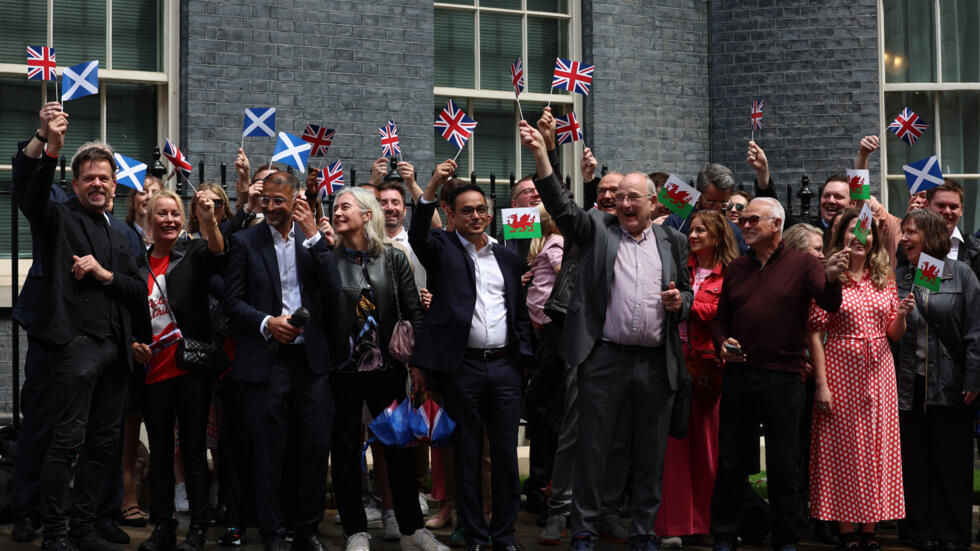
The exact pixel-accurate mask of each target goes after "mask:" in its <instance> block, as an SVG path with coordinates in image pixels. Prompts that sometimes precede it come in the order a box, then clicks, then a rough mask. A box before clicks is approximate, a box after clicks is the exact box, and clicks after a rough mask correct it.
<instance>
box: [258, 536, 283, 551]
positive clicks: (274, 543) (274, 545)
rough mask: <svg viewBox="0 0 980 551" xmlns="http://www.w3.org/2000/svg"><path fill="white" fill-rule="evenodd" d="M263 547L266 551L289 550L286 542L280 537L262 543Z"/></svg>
mask: <svg viewBox="0 0 980 551" xmlns="http://www.w3.org/2000/svg"><path fill="white" fill-rule="evenodd" d="M262 547H263V548H264V549H265V551H288V549H289V547H288V546H287V545H286V540H284V539H282V538H280V537H278V536H277V537H274V538H271V539H268V540H265V541H264V542H262Z"/></svg>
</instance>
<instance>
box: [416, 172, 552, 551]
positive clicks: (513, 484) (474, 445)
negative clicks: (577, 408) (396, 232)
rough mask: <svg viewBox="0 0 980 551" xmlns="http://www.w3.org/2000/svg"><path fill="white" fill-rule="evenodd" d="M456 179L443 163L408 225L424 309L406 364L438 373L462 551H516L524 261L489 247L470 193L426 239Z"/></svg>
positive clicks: (483, 204) (463, 191)
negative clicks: (486, 483)
mask: <svg viewBox="0 0 980 551" xmlns="http://www.w3.org/2000/svg"><path fill="white" fill-rule="evenodd" d="M455 170H456V163H455V162H453V161H451V160H447V161H445V162H443V163H442V164H440V165H439V166H438V167H437V168H436V171H435V173H434V174H433V175H432V180H431V181H430V182H429V185H428V187H426V189H425V193H423V194H422V197H421V198H420V200H419V203H418V207H417V211H416V213H415V215H414V216H412V223H411V227H410V229H409V236H408V239H409V243H411V245H412V250H414V251H415V254H416V255H418V257H419V260H420V261H421V262H422V264H423V265H424V266H425V270H426V278H427V279H426V283H427V285H428V287H429V290H430V291H431V292H432V304H431V306H430V308H429V311H428V312H427V313H426V316H425V320H424V321H423V323H422V327H421V328H420V329H419V332H418V338H417V340H416V342H415V349H414V351H413V354H412V360H411V362H410V363H411V365H412V366H415V367H416V368H419V369H422V370H425V371H429V372H437V377H436V380H435V384H436V386H437V388H438V389H439V390H441V391H442V393H443V395H444V396H445V397H446V410H447V412H448V414H449V417H450V418H452V419H453V420H454V421H455V422H456V430H455V432H454V433H453V452H454V454H455V461H456V493H457V497H458V498H459V520H460V524H461V526H462V528H463V535H464V536H465V537H466V543H467V545H468V546H469V550H470V551H483V550H484V549H485V548H486V547H487V546H488V545H489V543H490V540H491V538H492V539H493V545H494V547H495V548H496V549H497V551H515V550H516V547H515V541H514V520H515V519H516V518H517V508H518V505H519V502H520V493H519V492H520V489H519V479H518V472H517V428H518V423H519V421H520V404H521V387H522V383H521V382H522V378H521V363H522V361H524V360H523V358H529V357H531V356H533V352H532V350H531V347H530V342H531V328H530V323H529V321H528V315H527V306H526V304H524V302H523V301H522V300H521V273H522V271H523V267H524V261H523V259H521V258H518V256H517V255H516V254H515V253H514V252H513V251H510V250H508V249H507V248H505V247H503V246H501V245H497V244H493V243H491V242H490V240H489V237H488V236H487V234H486V233H485V231H486V228H487V225H488V224H489V223H490V218H491V216H492V213H491V212H490V209H489V207H488V205H487V200H486V197H485V195H484V193H483V191H482V190H481V189H480V188H479V187H477V186H474V185H470V184H466V185H462V186H459V187H458V188H456V190H455V191H453V194H452V196H451V197H450V200H449V211H448V217H449V222H450V225H451V226H452V227H453V228H454V230H453V231H446V230H430V229H429V222H430V221H431V220H432V214H433V212H435V209H436V207H437V205H438V203H437V197H438V192H439V188H440V187H441V186H442V185H443V184H444V183H445V182H446V181H447V180H448V179H449V178H450V176H451V175H452V174H453V172H455ZM484 426H486V430H487V435H488V436H489V440H490V456H491V458H492V467H491V469H492V471H491V473H492V478H491V487H492V493H493V515H492V520H491V522H490V526H489V527H488V526H487V524H486V522H485V521H484V518H483V514H482V507H481V503H482V499H481V497H480V491H481V489H480V457H481V453H480V452H481V447H482V444H483V427H484Z"/></svg>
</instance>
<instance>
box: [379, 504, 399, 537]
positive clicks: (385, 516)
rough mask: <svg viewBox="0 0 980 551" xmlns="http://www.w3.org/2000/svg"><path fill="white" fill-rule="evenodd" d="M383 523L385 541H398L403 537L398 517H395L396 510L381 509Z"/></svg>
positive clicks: (382, 534)
mask: <svg viewBox="0 0 980 551" xmlns="http://www.w3.org/2000/svg"><path fill="white" fill-rule="evenodd" d="M381 525H382V528H383V529H384V531H383V532H382V533H381V539H383V540H385V541H398V538H400V537H402V533H401V531H400V530H398V519H397V518H395V512H394V511H393V510H391V509H385V510H384V511H381Z"/></svg>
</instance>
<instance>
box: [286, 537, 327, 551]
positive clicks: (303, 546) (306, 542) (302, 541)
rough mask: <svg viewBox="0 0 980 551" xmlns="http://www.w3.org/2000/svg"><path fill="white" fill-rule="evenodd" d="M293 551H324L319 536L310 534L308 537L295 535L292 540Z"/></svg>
mask: <svg viewBox="0 0 980 551" xmlns="http://www.w3.org/2000/svg"><path fill="white" fill-rule="evenodd" d="M293 551H326V548H325V547H324V546H323V542H321V541H320V536H318V535H316V534H312V535H309V536H300V535H298V534H297V535H296V536H295V537H294V538H293Z"/></svg>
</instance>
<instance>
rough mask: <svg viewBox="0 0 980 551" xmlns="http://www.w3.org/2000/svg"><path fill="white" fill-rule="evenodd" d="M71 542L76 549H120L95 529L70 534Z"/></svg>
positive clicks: (97, 550)
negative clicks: (78, 533) (80, 533)
mask: <svg viewBox="0 0 980 551" xmlns="http://www.w3.org/2000/svg"><path fill="white" fill-rule="evenodd" d="M71 542H72V543H73V544H75V548H76V549H78V551H122V548H121V547H118V546H116V545H115V544H113V543H109V542H108V541H106V539H105V538H103V537H102V535H100V534H99V532H98V531H97V530H92V531H90V532H87V533H84V534H82V535H76V534H71Z"/></svg>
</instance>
